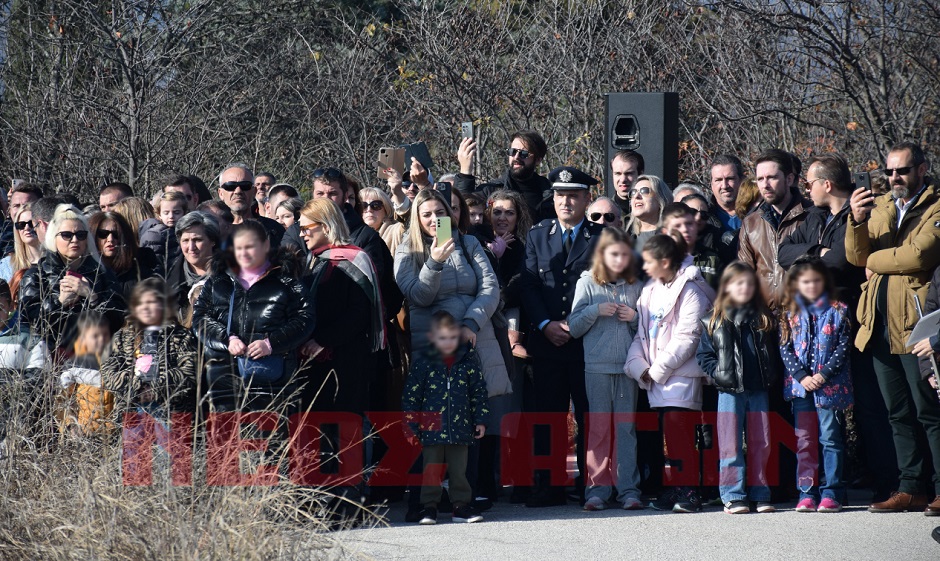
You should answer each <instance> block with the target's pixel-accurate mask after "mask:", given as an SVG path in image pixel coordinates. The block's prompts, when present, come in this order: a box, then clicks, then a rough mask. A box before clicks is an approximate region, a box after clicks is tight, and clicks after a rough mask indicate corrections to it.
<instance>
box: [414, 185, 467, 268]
mask: <svg viewBox="0 0 940 561" xmlns="http://www.w3.org/2000/svg"><path fill="white" fill-rule="evenodd" d="M429 201H437V202H439V203H441V205H443V207H444V212H446V213H447V216H449V217H450V222H451V227H454V226H457V224H455V223H454V211H453V210H451V208H450V202H449V201H445V200H444V195H442V194H441V192H440V191H437V190H435V189H422V190H420V191H418V194H417V195H416V196H415V200H414V201H412V203H411V222H410V223H409V226H408V235H407V236H406V239H407V243H408V249H409V250H410V251H411V254H412V257H413V263H414V267H415V270H416V271H417V270H419V269H421V267H424V263H425V261H427V259H428V253H429V252H430V250H431V248H430V247H427V246H426V245H425V243H424V232H422V231H421V218H420V217H419V216H418V214H419V213H420V209H421V206H422V205H424V203H426V202H429ZM432 243H433V242H432ZM467 259H469V257H467Z"/></svg>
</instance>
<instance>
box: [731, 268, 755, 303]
mask: <svg viewBox="0 0 940 561" xmlns="http://www.w3.org/2000/svg"><path fill="white" fill-rule="evenodd" d="M755 289H756V287H755V286H754V275H752V274H741V275H738V276H736V277H733V278H732V279H731V280H730V281H728V284H726V285H725V294H727V295H728V299H729V300H730V301H731V303H732V304H734V305H736V306H744V305H745V304H747V303H748V302H750V301H751V299H752V298H754V290H755Z"/></svg>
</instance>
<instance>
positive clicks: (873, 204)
mask: <svg viewBox="0 0 940 561" xmlns="http://www.w3.org/2000/svg"><path fill="white" fill-rule="evenodd" d="M885 164H886V165H885V170H884V172H885V176H886V177H887V179H888V183H889V185H890V186H891V192H890V193H889V194H886V195H883V196H881V197H878V198H875V197H874V196H873V195H872V194H871V192H870V191H866V190H865V189H856V190H855V192H854V193H853V194H852V200H851V205H852V214H851V216H850V217H849V227H848V228H847V229H846V232H845V254H846V258H847V259H848V261H849V263H852V264H853V265H856V266H858V267H865V270H866V275H867V276H868V282H867V283H865V285H864V288H863V290H862V297H861V301H860V303H859V306H858V322H859V330H858V336H857V337H856V338H855V345H856V347H858V349H859V350H860V351H863V352H865V351H868V352H870V353H871V354H872V355H873V357H874V361H875V362H874V365H875V376H876V377H877V379H878V386H879V387H880V388H881V394H882V396H883V397H884V400H885V405H886V406H887V408H888V414H889V417H888V419H889V422H890V423H891V429H892V432H893V434H894V447H895V449H896V453H897V462H898V469H899V471H900V472H901V473H900V485H899V486H898V489H897V492H896V493H893V494H892V495H891V497H890V498H888V499H887V500H885V501H882V502H876V503H874V504H872V505H871V507H869V511H871V512H902V511H912V512H913V511H917V512H923V513H924V514H927V515H934V516H936V515H940V401H938V400H937V393H936V391H935V390H934V388H932V387H931V386H930V383H929V382H928V381H927V380H925V379H923V378H922V376H921V372H920V368H919V366H918V363H917V357H916V356H914V355H913V354H910V351H909V349H908V347H907V339H908V337H910V335H911V330H912V329H913V327H914V325H915V324H916V323H917V321H918V313H917V305H916V304H915V297H916V298H919V299H920V301H921V303H923V302H924V301H925V300H926V297H927V291H928V286H929V281H930V278H931V273H932V272H933V270H934V268H936V267H937V265H940V188H938V186H937V185H936V184H935V183H934V182H933V181H931V180H930V179H929V178H928V177H927V167H928V166H927V159H926V157H925V156H924V152H923V150H922V149H921V147H920V146H918V145H916V144H913V143H909V142H905V143H901V144H898V145H896V146H894V147H893V148H892V149H891V151H890V152H889V153H888V158H887V161H886V162H885ZM921 430H923V431H924V432H925V433H926V435H927V439H926V440H927V445H926V446H924V445H922V443H921V441H920V438H919V436H918V435H919V433H920V432H921ZM928 454H930V455H932V457H933V473H928V472H927V468H926V466H927V460H926V458H925V456H926V455H928ZM931 476H932V479H933V481H932V485H930V487H932V488H928V485H927V484H926V482H927V481H928V480H929V479H930V478H931Z"/></svg>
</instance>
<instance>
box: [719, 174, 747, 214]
mask: <svg viewBox="0 0 940 561" xmlns="http://www.w3.org/2000/svg"><path fill="white" fill-rule="evenodd" d="M743 180H744V178H743V177H741V176H739V175H738V172H737V170H736V169H734V166H733V165H731V164H728V165H721V166H714V167H712V185H711V187H712V195H714V196H715V201H717V202H718V205H719V206H721V208H724V209H733V208H734V202H735V201H736V200H737V198H738V189H740V188H741V181H743Z"/></svg>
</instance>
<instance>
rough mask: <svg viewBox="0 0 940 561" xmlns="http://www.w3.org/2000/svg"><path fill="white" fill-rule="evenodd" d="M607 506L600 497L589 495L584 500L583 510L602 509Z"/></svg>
mask: <svg viewBox="0 0 940 561" xmlns="http://www.w3.org/2000/svg"><path fill="white" fill-rule="evenodd" d="M605 508H607V503H605V502H604V500H603V499H601V498H600V497H591V498H590V499H588V500H587V501H585V502H584V510H590V511H594V510H604V509H605Z"/></svg>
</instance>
